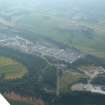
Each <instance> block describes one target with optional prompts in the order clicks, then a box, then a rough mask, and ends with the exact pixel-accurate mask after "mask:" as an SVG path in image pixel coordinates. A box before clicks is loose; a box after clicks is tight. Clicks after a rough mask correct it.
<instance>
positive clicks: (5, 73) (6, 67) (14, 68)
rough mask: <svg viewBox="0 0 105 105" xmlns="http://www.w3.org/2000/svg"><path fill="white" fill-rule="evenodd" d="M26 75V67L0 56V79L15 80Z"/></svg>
mask: <svg viewBox="0 0 105 105" xmlns="http://www.w3.org/2000/svg"><path fill="white" fill-rule="evenodd" d="M26 74H27V69H26V67H25V66H24V65H23V64H21V63H19V62H17V61H16V60H13V59H11V58H8V57H3V56H0V78H1V79H4V80H15V79H19V78H22V77H23V76H25V75H26Z"/></svg>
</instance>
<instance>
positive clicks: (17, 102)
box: [10, 101, 31, 105]
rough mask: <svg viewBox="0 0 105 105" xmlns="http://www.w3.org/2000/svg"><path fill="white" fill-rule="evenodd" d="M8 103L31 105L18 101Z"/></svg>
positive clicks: (12, 104)
mask: <svg viewBox="0 0 105 105" xmlns="http://www.w3.org/2000/svg"><path fill="white" fill-rule="evenodd" d="M10 103H11V105H31V104H27V103H25V102H19V101H11V102H10Z"/></svg>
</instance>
